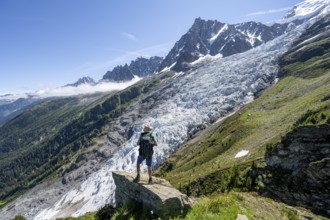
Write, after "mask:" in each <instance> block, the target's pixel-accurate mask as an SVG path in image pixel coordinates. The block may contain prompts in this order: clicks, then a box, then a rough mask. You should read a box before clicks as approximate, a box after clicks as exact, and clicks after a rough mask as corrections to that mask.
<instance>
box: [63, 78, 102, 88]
mask: <svg viewBox="0 0 330 220" xmlns="http://www.w3.org/2000/svg"><path fill="white" fill-rule="evenodd" d="M95 83H96V82H95V81H94V79H92V78H91V77H89V76H84V77H82V78H80V79H78V81H77V82H75V83H72V84H67V85H65V87H67V86H73V87H78V86H80V85H83V84H89V85H95Z"/></svg>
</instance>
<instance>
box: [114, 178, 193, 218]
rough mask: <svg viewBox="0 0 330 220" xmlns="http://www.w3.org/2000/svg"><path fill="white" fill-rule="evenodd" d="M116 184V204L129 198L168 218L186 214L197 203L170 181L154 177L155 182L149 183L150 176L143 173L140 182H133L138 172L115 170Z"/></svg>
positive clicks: (118, 204)
mask: <svg viewBox="0 0 330 220" xmlns="http://www.w3.org/2000/svg"><path fill="white" fill-rule="evenodd" d="M112 175H113V178H114V181H115V184H116V197H115V198H116V205H117V206H120V205H122V204H124V203H126V202H128V201H129V200H135V201H137V202H139V203H142V204H143V206H145V207H147V208H149V209H150V210H152V211H153V212H154V213H155V214H157V215H158V216H159V217H162V218H164V219H167V218H169V217H174V216H179V215H181V216H184V215H185V214H186V213H187V211H188V210H189V209H190V208H191V207H192V206H193V204H195V201H194V200H193V199H191V198H189V197H188V196H187V195H185V194H182V193H181V192H180V191H179V190H177V189H175V188H174V187H173V186H172V185H171V184H170V183H169V182H168V181H166V180H164V179H160V178H156V177H153V182H154V184H152V185H149V184H148V176H147V175H144V174H141V180H140V182H139V183H135V182H133V179H134V178H135V175H136V174H132V173H125V172H113V174H112Z"/></svg>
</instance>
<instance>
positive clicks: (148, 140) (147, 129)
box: [134, 125, 158, 184]
mask: <svg viewBox="0 0 330 220" xmlns="http://www.w3.org/2000/svg"><path fill="white" fill-rule="evenodd" d="M151 131H152V127H151V126H150V125H145V126H144V128H143V132H142V133H141V135H140V137H139V140H138V142H137V145H138V146H139V156H138V159H137V164H136V172H137V176H136V177H135V179H134V182H136V183H137V182H139V181H140V165H141V163H142V162H143V161H144V160H146V164H147V166H148V175H149V181H148V184H152V183H153V182H152V168H151V162H152V155H153V153H154V150H153V147H154V146H157V145H158V144H157V141H156V138H155V136H154V135H153V134H152V132H151Z"/></svg>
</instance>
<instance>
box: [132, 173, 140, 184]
mask: <svg viewBox="0 0 330 220" xmlns="http://www.w3.org/2000/svg"><path fill="white" fill-rule="evenodd" d="M139 181H140V174H138V175H136V177H135V179H134V180H133V182H134V183H138V182H139Z"/></svg>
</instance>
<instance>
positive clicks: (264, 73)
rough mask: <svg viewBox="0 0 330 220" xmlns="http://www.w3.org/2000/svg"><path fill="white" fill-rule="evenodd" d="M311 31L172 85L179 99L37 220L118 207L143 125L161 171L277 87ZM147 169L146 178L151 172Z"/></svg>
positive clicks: (157, 111) (205, 67) (203, 68)
mask: <svg viewBox="0 0 330 220" xmlns="http://www.w3.org/2000/svg"><path fill="white" fill-rule="evenodd" d="M306 25H307V23H304V24H302V25H300V26H298V27H296V28H295V29H293V30H290V31H289V32H287V33H285V34H284V35H282V36H280V37H278V38H276V39H274V40H272V41H270V42H268V43H266V44H263V45H261V46H259V47H257V48H254V49H251V50H249V51H247V52H245V53H241V54H236V55H232V56H229V57H225V58H222V59H218V60H214V61H211V62H205V63H204V64H201V63H199V65H200V66H199V67H198V68H196V69H195V70H193V71H190V72H186V73H184V74H178V75H176V77H175V80H174V81H172V82H173V83H172V85H171V86H170V87H168V88H165V89H163V90H162V93H163V94H166V93H170V92H171V91H175V93H174V95H172V97H171V98H169V99H167V100H164V101H163V102H162V104H161V105H158V106H157V107H155V108H153V109H151V110H150V112H149V114H148V116H147V117H145V118H142V119H140V120H139V121H137V122H136V124H134V125H132V126H133V127H134V128H135V129H134V130H135V133H134V134H133V136H132V137H131V138H130V139H129V140H127V142H126V143H125V144H123V145H122V146H121V147H120V150H119V151H118V152H116V153H115V155H114V156H113V157H112V158H111V159H110V160H109V161H108V162H107V163H106V164H105V165H104V166H103V167H102V168H101V169H100V170H98V171H97V172H95V173H93V174H92V175H90V176H89V178H88V179H87V180H85V181H84V182H83V183H82V184H81V185H80V186H79V187H77V188H75V189H72V190H70V191H69V192H67V193H65V194H64V195H63V196H62V198H61V199H60V200H59V201H58V202H57V203H56V204H55V205H53V206H52V207H49V208H47V209H45V210H42V211H40V212H39V213H38V214H37V215H36V216H35V217H34V218H33V219H35V220H41V219H53V218H56V217H58V215H59V214H60V213H62V214H63V212H66V211H65V210H68V209H70V207H71V213H70V215H71V216H80V215H83V214H85V213H87V212H91V211H96V210H98V209H100V208H101V207H102V206H104V205H105V204H107V203H111V204H113V203H114V202H115V200H114V193H115V185H114V182H113V179H112V171H127V172H135V169H136V168H135V167H136V159H137V156H138V148H137V146H136V142H137V138H138V136H139V131H141V128H142V126H141V125H143V124H144V123H148V124H151V125H152V126H153V128H154V129H153V133H154V135H155V136H156V138H157V140H158V146H157V147H156V148H155V154H154V157H153V166H154V168H155V167H157V166H158V165H159V164H160V163H162V162H163V161H164V160H165V159H166V158H167V157H168V156H169V155H171V154H172V153H173V152H175V151H176V150H177V149H178V148H179V147H180V146H181V145H182V144H183V143H185V142H186V141H187V140H188V139H189V138H190V135H191V133H194V128H196V127H198V126H202V127H203V126H204V128H205V127H207V126H208V125H210V124H211V123H214V122H216V121H217V120H219V118H221V117H224V116H226V115H227V114H229V113H231V112H233V111H235V110H237V109H239V108H240V107H241V106H243V105H245V104H247V103H249V102H250V101H251V100H253V95H254V94H256V93H258V92H260V91H262V90H263V89H265V88H267V87H268V86H269V85H270V84H272V83H274V81H275V80H276V76H277V72H278V66H277V61H278V58H279V57H280V56H281V55H282V54H283V53H285V52H286V51H287V50H288V49H289V48H290V46H291V44H292V42H294V40H295V39H297V37H298V36H300V34H301V33H302V32H303V31H304V30H305V28H306ZM172 94H173V92H172ZM142 168H143V170H144V172H145V171H146V166H145V165H143V166H142ZM78 203H79V204H80V208H79V209H77V210H75V209H74V208H73V207H74V206H75V205H76V204H78ZM73 210H74V211H73Z"/></svg>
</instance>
